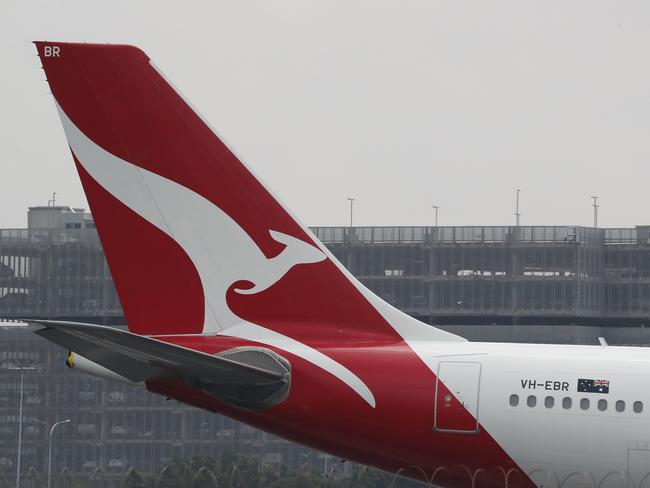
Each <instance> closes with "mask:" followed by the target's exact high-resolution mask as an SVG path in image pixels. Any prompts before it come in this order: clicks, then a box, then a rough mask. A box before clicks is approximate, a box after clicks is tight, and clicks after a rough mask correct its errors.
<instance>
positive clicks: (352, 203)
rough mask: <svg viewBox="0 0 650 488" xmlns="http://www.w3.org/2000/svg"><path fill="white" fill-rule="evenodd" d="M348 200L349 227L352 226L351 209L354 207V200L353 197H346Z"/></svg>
mask: <svg viewBox="0 0 650 488" xmlns="http://www.w3.org/2000/svg"><path fill="white" fill-rule="evenodd" d="M347 198H348V200H349V201H350V227H352V210H353V207H354V200H355V198H351V197H347Z"/></svg>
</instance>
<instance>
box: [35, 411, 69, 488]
mask: <svg viewBox="0 0 650 488" xmlns="http://www.w3.org/2000/svg"><path fill="white" fill-rule="evenodd" d="M33 420H34V422H37V423H39V424H43V425H44V426H45V427H49V424H47V423H45V422H43V421H42V420H38V419H33ZM68 422H70V419H65V420H60V421H58V422H55V423H54V425H52V427H51V428H50V437H49V439H48V444H49V446H48V455H47V488H51V486H52V435H53V434H54V429H56V428H57V427H58V426H59V425H61V424H67V423H68Z"/></svg>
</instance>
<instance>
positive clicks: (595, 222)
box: [589, 195, 600, 229]
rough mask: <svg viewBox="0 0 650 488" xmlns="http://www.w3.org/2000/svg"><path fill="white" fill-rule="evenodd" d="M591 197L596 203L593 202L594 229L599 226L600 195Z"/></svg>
mask: <svg viewBox="0 0 650 488" xmlns="http://www.w3.org/2000/svg"><path fill="white" fill-rule="evenodd" d="M589 198H592V199H593V201H594V203H592V204H591V206H592V207H594V229H595V228H597V227H598V207H600V205H598V197H597V196H593V195H592V196H590V197H589Z"/></svg>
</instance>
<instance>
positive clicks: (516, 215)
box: [515, 188, 521, 227]
mask: <svg viewBox="0 0 650 488" xmlns="http://www.w3.org/2000/svg"><path fill="white" fill-rule="evenodd" d="M520 191H521V190H520V189H519V188H517V203H516V206H515V217H516V219H515V221H516V225H517V227H519V221H520V219H521V214H520V213H519V192H520Z"/></svg>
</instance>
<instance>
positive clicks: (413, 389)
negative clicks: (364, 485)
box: [147, 336, 533, 488]
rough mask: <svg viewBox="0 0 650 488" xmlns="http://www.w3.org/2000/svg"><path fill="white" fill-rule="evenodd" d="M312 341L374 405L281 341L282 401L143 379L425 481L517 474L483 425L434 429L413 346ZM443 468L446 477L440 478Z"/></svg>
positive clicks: (194, 343)
mask: <svg viewBox="0 0 650 488" xmlns="http://www.w3.org/2000/svg"><path fill="white" fill-rule="evenodd" d="M157 338H158V339H161V340H165V341H167V342H171V343H174V344H178V345H182V346H184V347H189V348H192V349H196V350H200V351H202V352H205V353H208V354H215V353H217V352H221V351H223V350H227V349H230V348H232V347H238V346H242V345H251V344H253V343H250V342H247V341H242V340H239V339H233V338H229V337H226V336H182V337H178V336H175V337H157ZM253 345H258V346H262V347H268V346H265V345H263V344H253ZM271 349H274V348H271ZM318 349H319V350H320V351H321V352H323V353H325V354H327V355H328V356H330V357H332V358H335V359H336V360H337V361H340V362H341V364H343V365H345V366H347V367H350V368H351V369H352V370H353V371H355V372H357V373H360V377H362V378H363V379H364V381H365V382H366V384H367V385H368V387H369V388H370V389H371V391H372V392H373V394H374V395H375V399H376V402H377V404H376V408H372V407H370V406H369V405H368V404H367V403H366V402H364V401H363V400H362V399H361V398H360V397H359V396H358V395H357V394H356V393H355V392H354V391H353V390H351V389H350V388H349V387H347V386H346V385H345V384H343V383H342V382H341V381H339V380H338V379H337V378H335V377H334V376H332V375H330V374H329V373H326V372H324V371H323V370H321V369H320V368H318V367H316V366H314V365H313V364H311V363H309V362H307V361H305V360H303V359H301V358H299V357H297V356H294V355H292V354H289V353H287V352H286V351H283V350H280V349H274V350H275V351H276V352H277V353H278V354H280V355H282V356H284V357H285V358H287V359H288V360H289V361H290V362H291V367H292V379H291V391H290V394H289V397H288V398H287V400H285V401H284V402H283V403H281V404H280V405H277V406H275V407H273V408H270V409H268V410H265V411H262V412H246V411H242V410H240V409H237V408H234V407H231V406H229V405H226V404H224V403H223V402H220V401H219V400H216V399H215V398H213V397H211V396H209V395H207V394H205V393H203V392H201V391H199V390H197V389H195V388H193V387H190V386H189V385H187V384H186V383H185V382H183V381H182V380H180V379H177V380H166V381H156V382H148V383H147V387H148V388H149V390H151V391H153V392H156V393H159V394H163V395H167V396H171V397H174V398H177V399H179V400H180V401H183V402H186V403H189V404H192V405H196V406H198V407H200V408H206V409H209V410H212V411H215V412H219V413H222V414H225V415H228V416H230V417H232V418H235V419H237V420H240V421H242V422H245V423H248V424H250V425H253V426H255V427H257V428H260V429H262V430H265V431H267V432H270V433H273V434H276V435H280V436H282V437H286V438H289V439H291V440H294V441H297V442H300V443H303V444H306V445H309V446H312V447H315V448H317V449H322V450H325V451H327V452H329V453H331V454H333V455H336V456H339V457H341V458H344V459H350V460H354V461H357V462H362V463H367V464H372V465H374V466H379V467H381V468H383V469H386V470H388V471H392V472H397V471H399V470H407V471H405V472H403V474H405V475H408V476H410V477H414V478H417V479H422V478H423V475H422V474H421V472H420V470H422V471H423V472H424V473H426V476H427V480H428V481H430V480H431V478H432V476H434V474H436V477H437V479H436V481H438V483H440V484H444V485H445V486H451V487H454V488H460V487H466V486H471V483H470V484H469V485H468V482H469V475H468V472H469V473H471V474H472V476H474V475H475V473H477V471H478V472H479V476H486V477H487V478H486V480H487V481H486V483H487V484H488V485H493V486H504V480H503V476H502V473H507V472H509V471H512V470H515V471H516V472H518V473H519V474H521V472H520V470H519V468H518V467H517V465H516V464H515V463H514V461H512V459H510V457H509V456H508V455H507V453H505V451H503V449H502V448H501V447H500V446H499V445H498V444H497V442H496V441H495V440H494V439H493V438H492V437H491V436H490V435H489V433H488V432H487V431H486V430H485V429H483V428H482V427H481V428H480V430H479V432H478V433H476V434H463V433H448V432H436V431H434V429H433V414H434V401H435V399H434V391H435V383H436V377H435V375H434V374H433V373H432V372H431V371H430V370H428V369H427V367H426V366H425V365H424V364H422V363H420V364H417V363H414V362H413V361H412V355H413V352H412V350H411V349H410V348H409V347H408V345H406V344H405V343H404V342H386V343H380V344H378V343H359V344H355V345H354V346H340V345H336V344H321V345H320V346H319V347H318ZM452 398H453V397H452ZM452 401H453V402H456V407H457V408H455V409H454V411H455V412H457V413H456V415H458V418H457V422H458V423H460V424H462V423H467V422H468V420H470V421H471V416H470V414H469V413H468V412H467V411H466V410H465V409H464V408H463V407H462V406H461V405H459V404H458V401H457V400H456V399H455V398H453V400H452ZM416 467H417V468H416ZM441 468H442V469H441ZM467 470H469V471H467ZM482 472H484V474H482ZM447 474H448V475H449V484H446V483H445V480H444V478H445V477H446V476H447ZM511 477H512V474H511ZM523 478H524V479H525V480H526V481H525V482H524V483H525V486H526V487H527V488H532V486H533V485H532V484H531V483H530V482H529V481H528V480H527V478H526V477H523ZM517 479H520V478H519V477H517ZM481 483H483V481H481ZM509 486H512V483H510V485H509Z"/></svg>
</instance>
